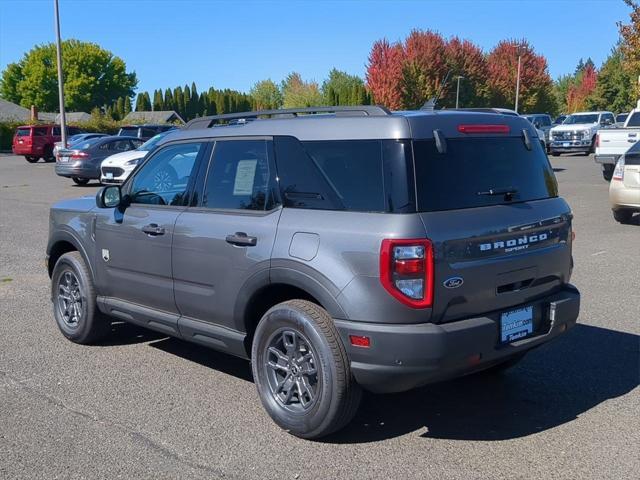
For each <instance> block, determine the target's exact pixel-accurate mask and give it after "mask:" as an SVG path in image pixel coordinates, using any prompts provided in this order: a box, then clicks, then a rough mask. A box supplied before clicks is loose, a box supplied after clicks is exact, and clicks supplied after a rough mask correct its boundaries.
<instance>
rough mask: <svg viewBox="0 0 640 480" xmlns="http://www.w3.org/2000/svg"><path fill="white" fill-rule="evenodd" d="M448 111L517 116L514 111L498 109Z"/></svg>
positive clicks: (456, 109)
mask: <svg viewBox="0 0 640 480" xmlns="http://www.w3.org/2000/svg"><path fill="white" fill-rule="evenodd" d="M449 110H455V111H457V112H482V113H497V114H499V115H511V116H518V113H517V112H516V111H515V110H510V109H508V108H499V107H470V108H450V109H449Z"/></svg>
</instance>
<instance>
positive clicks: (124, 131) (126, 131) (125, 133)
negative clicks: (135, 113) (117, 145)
mask: <svg viewBox="0 0 640 480" xmlns="http://www.w3.org/2000/svg"><path fill="white" fill-rule="evenodd" d="M118 135H120V136H122V137H137V136H138V127H122V128H121V129H120V131H119V132H118Z"/></svg>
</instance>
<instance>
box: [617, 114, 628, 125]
mask: <svg viewBox="0 0 640 480" xmlns="http://www.w3.org/2000/svg"><path fill="white" fill-rule="evenodd" d="M628 116H629V113H619V114H617V115H616V126H617V127H622V126H623V125H624V122H625V121H626V120H627V117H628Z"/></svg>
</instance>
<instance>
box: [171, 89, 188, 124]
mask: <svg viewBox="0 0 640 480" xmlns="http://www.w3.org/2000/svg"><path fill="white" fill-rule="evenodd" d="M173 104H174V107H175V108H174V110H175V111H176V112H178V115H180V116H181V117H182V118H185V114H184V95H183V94H182V87H176V88H174V89H173Z"/></svg>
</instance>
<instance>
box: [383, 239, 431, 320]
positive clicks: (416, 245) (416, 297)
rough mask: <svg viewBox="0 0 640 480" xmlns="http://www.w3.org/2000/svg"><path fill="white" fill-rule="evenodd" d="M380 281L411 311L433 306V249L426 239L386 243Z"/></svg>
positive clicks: (392, 240) (395, 240)
mask: <svg viewBox="0 0 640 480" xmlns="http://www.w3.org/2000/svg"><path fill="white" fill-rule="evenodd" d="M380 281H381V283H382V286H383V287H384V288H385V289H386V290H387V292H389V293H390V294H391V295H392V296H393V297H395V298H396V299H398V300H399V301H400V302H402V303H403V304H405V305H407V306H409V307H413V308H426V307H431V305H432V304H433V245H432V243H431V241H430V240H428V239H424V238H423V239H415V240H407V239H402V240H398V239H385V240H383V241H382V246H381V248H380Z"/></svg>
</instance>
